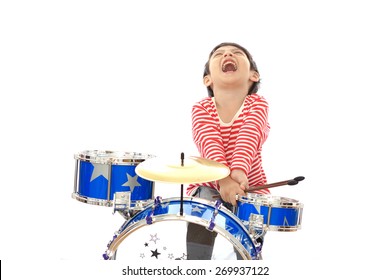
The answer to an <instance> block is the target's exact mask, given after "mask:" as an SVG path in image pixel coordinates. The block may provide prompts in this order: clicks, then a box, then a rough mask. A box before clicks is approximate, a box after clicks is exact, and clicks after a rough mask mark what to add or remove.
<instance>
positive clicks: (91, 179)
mask: <svg viewBox="0 0 390 280" xmlns="http://www.w3.org/2000/svg"><path fill="white" fill-rule="evenodd" d="M152 157H154V156H152V155H147V154H141V153H130V152H113V151H98V150H89V151H83V152H80V153H78V154H75V159H76V171H75V186H74V192H73V194H72V197H73V198H75V199H76V200H78V201H81V202H84V203H88V204H93V205H101V206H112V205H113V199H114V194H115V193H117V192H130V194H131V195H130V208H131V207H134V205H136V204H139V203H140V202H141V203H144V202H145V204H146V203H149V202H153V198H154V182H152V181H149V180H146V179H143V178H141V177H138V175H137V174H136V173H135V167H136V166H137V165H138V164H139V163H141V162H142V161H144V160H146V159H148V158H152Z"/></svg>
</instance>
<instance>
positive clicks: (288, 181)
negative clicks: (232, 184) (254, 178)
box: [212, 176, 305, 199]
mask: <svg viewBox="0 0 390 280" xmlns="http://www.w3.org/2000/svg"><path fill="white" fill-rule="evenodd" d="M303 180H305V177H303V176H298V177H295V178H294V179H291V180H285V181H280V182H276V183H271V184H265V185H262V186H256V187H250V188H249V189H247V190H245V192H246V193H248V192H249V193H250V192H253V191H257V190H262V189H269V188H275V187H280V186H285V185H289V186H293V185H296V184H298V183H299V182H300V181H303ZM220 197H221V196H220V195H214V196H213V197H212V198H213V199H216V198H220Z"/></svg>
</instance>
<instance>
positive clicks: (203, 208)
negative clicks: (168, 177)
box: [103, 197, 261, 261]
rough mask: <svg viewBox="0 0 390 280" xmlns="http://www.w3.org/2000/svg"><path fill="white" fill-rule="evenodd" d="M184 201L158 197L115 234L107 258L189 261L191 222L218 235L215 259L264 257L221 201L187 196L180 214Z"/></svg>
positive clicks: (239, 222) (214, 253) (213, 258)
mask: <svg viewBox="0 0 390 280" xmlns="http://www.w3.org/2000/svg"><path fill="white" fill-rule="evenodd" d="M180 202H181V200H180V198H169V199H164V200H162V199H160V200H159V197H158V198H156V200H155V202H154V203H153V204H150V205H148V206H147V208H145V209H144V210H143V211H141V212H138V213H137V214H136V215H135V216H134V217H133V218H131V219H130V220H128V221H126V222H125V223H124V224H123V225H122V227H121V228H120V229H119V230H118V231H117V232H116V233H115V235H114V237H113V239H112V240H111V241H110V242H109V244H108V248H107V250H106V251H105V253H104V254H103V257H104V259H107V260H116V259H118V257H119V259H120V260H124V259H125V260H138V261H142V260H146V261H149V260H186V258H187V249H186V233H187V225H188V223H194V224H198V225H202V226H204V227H205V228H207V229H209V230H210V231H214V232H216V233H217V237H216V240H215V244H214V250H213V255H212V258H211V259H212V260H219V259H237V255H236V252H237V254H239V256H241V258H239V257H238V259H244V260H252V259H259V258H261V244H258V243H257V242H256V241H255V240H253V239H252V237H251V236H250V234H249V232H248V231H247V230H246V228H245V226H244V225H243V224H242V223H241V221H240V220H239V219H238V218H237V217H236V216H234V214H233V213H232V212H230V211H229V210H228V209H226V208H225V207H224V206H222V205H217V204H218V203H219V201H217V202H211V201H208V200H205V199H200V198H193V197H185V198H183V215H180V214H179V213H180V204H181V203H180ZM118 248H120V249H119V250H118ZM229 249H231V250H229ZM117 250H118V252H117ZM235 251H236V252H235Z"/></svg>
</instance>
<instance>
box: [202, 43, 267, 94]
mask: <svg viewBox="0 0 390 280" xmlns="http://www.w3.org/2000/svg"><path fill="white" fill-rule="evenodd" d="M224 46H233V47H236V48H239V49H241V50H242V51H243V52H244V53H245V55H246V57H247V58H248V60H249V63H250V69H251V70H254V71H256V72H257V73H259V70H258V69H257V65H256V62H255V61H254V60H253V57H252V55H251V54H250V53H249V51H248V50H247V49H246V48H244V47H242V46H240V45H239V44H236V43H229V42H225V43H221V44H219V45H218V46H216V47H215V48H214V49H213V50H212V51H211V52H210V55H209V59H208V60H207V62H206V64H205V66H204V71H203V77H205V76H207V75H209V74H210V64H209V62H210V58H211V56H212V55H213V54H214V52H215V51H216V50H217V49H219V48H221V47H224ZM259 85H260V80H259V81H257V82H253V84H252V86H251V88H250V89H249V91H248V95H250V94H252V93H256V92H257V91H258V90H259ZM207 92H208V95H209V96H210V97H213V96H214V92H213V89H212V88H211V87H210V86H208V87H207Z"/></svg>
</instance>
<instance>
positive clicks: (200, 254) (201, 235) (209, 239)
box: [187, 187, 242, 260]
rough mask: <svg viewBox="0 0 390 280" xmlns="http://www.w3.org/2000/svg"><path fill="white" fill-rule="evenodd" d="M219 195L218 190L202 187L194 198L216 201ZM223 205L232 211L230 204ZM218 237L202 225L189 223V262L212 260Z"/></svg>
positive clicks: (238, 256)
mask: <svg viewBox="0 0 390 280" xmlns="http://www.w3.org/2000/svg"><path fill="white" fill-rule="evenodd" d="M217 195H219V193H218V191H217V190H214V189H211V188H208V187H200V188H198V189H197V191H196V192H195V194H194V195H193V196H194V197H198V198H203V199H207V200H209V201H214V200H216V199H215V198H213V197H214V196H217ZM223 205H224V206H225V207H226V208H228V209H229V210H232V205H231V204H230V203H223ZM216 237H217V233H216V232H212V231H209V230H207V229H206V228H205V227H204V226H202V225H198V224H193V223H189V224H188V228H187V260H210V259H211V256H212V253H213V249H214V242H215V238H216ZM234 251H235V252H236V256H237V259H238V260H242V257H241V255H240V254H239V253H238V251H237V250H236V249H234Z"/></svg>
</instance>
